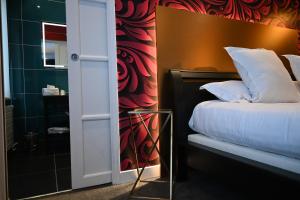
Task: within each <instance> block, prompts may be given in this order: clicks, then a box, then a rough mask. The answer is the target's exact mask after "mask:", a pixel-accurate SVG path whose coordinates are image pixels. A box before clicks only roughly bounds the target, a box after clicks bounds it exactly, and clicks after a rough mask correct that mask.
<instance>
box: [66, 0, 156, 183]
mask: <svg viewBox="0 0 300 200" xmlns="http://www.w3.org/2000/svg"><path fill="white" fill-rule="evenodd" d="M88 1H91V2H100V3H104V4H106V8H107V12H106V13H107V22H106V23H107V27H108V28H107V40H108V41H107V45H108V46H107V48H108V68H109V71H108V73H109V90H110V94H109V100H110V134H111V136H110V139H111V167H112V170H111V172H112V173H111V176H112V183H113V184H121V183H127V182H132V181H134V180H135V179H136V178H137V171H136V170H135V169H133V170H128V171H121V165H120V163H121V161H120V131H119V96H118V70H117V40H116V39H117V38H116V37H117V35H116V12H115V0H88ZM67 2H69V4H68V3H67V4H66V6H67V9H71V10H74V9H75V10H76V9H77V6H76V5H74V3H78V2H79V1H74V0H67ZM68 6H69V7H68ZM69 17H71V16H69ZM67 18H68V14H67ZM71 20H72V19H71ZM67 26H68V24H67ZM74 37H76V36H74ZM68 47H69V45H68ZM71 54H72V52H70V51H69V50H68V56H69V57H70V56H71ZM69 78H70V77H69ZM70 112H71V111H70ZM71 132H72V128H71ZM71 137H72V133H71ZM159 175H160V165H155V166H150V167H146V168H145V171H144V173H143V176H142V178H150V177H157V176H159Z"/></svg>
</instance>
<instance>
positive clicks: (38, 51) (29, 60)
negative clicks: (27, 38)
mask: <svg viewBox="0 0 300 200" xmlns="http://www.w3.org/2000/svg"><path fill="white" fill-rule="evenodd" d="M24 68H25V69H44V67H43V59H42V47H41V46H28V45H24Z"/></svg>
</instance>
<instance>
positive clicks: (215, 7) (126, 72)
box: [116, 0, 300, 170]
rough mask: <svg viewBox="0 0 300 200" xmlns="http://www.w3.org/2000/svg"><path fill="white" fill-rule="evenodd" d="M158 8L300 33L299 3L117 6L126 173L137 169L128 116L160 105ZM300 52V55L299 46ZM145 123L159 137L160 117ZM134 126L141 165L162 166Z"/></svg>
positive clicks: (141, 0) (174, 0) (191, 0)
mask: <svg viewBox="0 0 300 200" xmlns="http://www.w3.org/2000/svg"><path fill="white" fill-rule="evenodd" d="M157 4H159V5H162V6H167V7H172V8H175V9H181V10H187V11H191V12H199V13H203V14H211V15H217V16H224V17H226V18H229V19H235V20H243V21H247V22H255V23H263V24H266V25H276V26H281V27H288V28H293V29H297V28H298V29H299V30H300V15H299V12H300V11H299V8H300V0H159V2H158V0H116V25H117V57H118V82H119V116H120V118H119V124H120V138H121V141H120V145H121V148H120V153H121V155H120V156H121V170H128V169H132V168H135V167H136V164H135V155H134V152H133V140H132V135H131V127H130V121H129V117H128V114H127V112H128V111H130V110H134V109H138V108H143V109H156V108H157V105H158V102H157V74H156V72H157V64H156V38H155V37H156V33H155V8H156V6H157ZM297 23H298V25H297ZM299 37H300V32H299ZM299 41H300V39H299ZM298 46H299V50H300V43H299V44H298ZM143 118H144V119H145V123H146V125H147V126H148V128H149V130H150V131H151V133H152V134H154V137H157V130H158V123H157V122H158V118H157V116H154V115H144V116H143ZM132 122H133V130H134V131H136V135H135V137H134V138H133V139H134V141H135V144H136V146H137V150H138V159H139V163H138V165H139V166H144V165H146V162H145V160H146V159H149V160H150V164H156V163H158V160H159V159H158V154H157V152H154V153H153V154H152V155H149V153H148V151H149V149H150V147H151V145H152V142H151V140H150V138H149V137H147V136H146V130H145V128H144V127H143V125H142V123H141V120H140V119H139V118H138V117H137V116H133V120H132Z"/></svg>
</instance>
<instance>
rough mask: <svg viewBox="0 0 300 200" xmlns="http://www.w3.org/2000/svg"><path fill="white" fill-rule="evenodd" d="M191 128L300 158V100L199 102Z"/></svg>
mask: <svg viewBox="0 0 300 200" xmlns="http://www.w3.org/2000/svg"><path fill="white" fill-rule="evenodd" d="M189 126H190V127H191V129H193V130H194V131H196V132H198V133H202V134H204V135H206V136H209V137H212V138H215V139H218V140H222V141H226V142H231V143H234V144H239V145H243V146H247V147H251V148H255V149H259V150H263V151H268V152H273V153H276V154H281V155H285V156H289V157H295V158H298V159H300V103H276V104H270V103H268V104H264V103H230V102H222V101H217V100H215V101H206V102H202V103H200V104H198V105H197V106H196V107H195V109H194V112H193V115H192V117H191V119H190V122H189Z"/></svg>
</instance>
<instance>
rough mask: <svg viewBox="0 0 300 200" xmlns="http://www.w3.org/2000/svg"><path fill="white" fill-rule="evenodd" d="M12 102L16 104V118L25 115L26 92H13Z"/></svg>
mask: <svg viewBox="0 0 300 200" xmlns="http://www.w3.org/2000/svg"><path fill="white" fill-rule="evenodd" d="M12 97H13V99H12V104H13V105H14V118H19V117H24V116H25V104H24V99H25V95H24V94H13V96H12Z"/></svg>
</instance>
